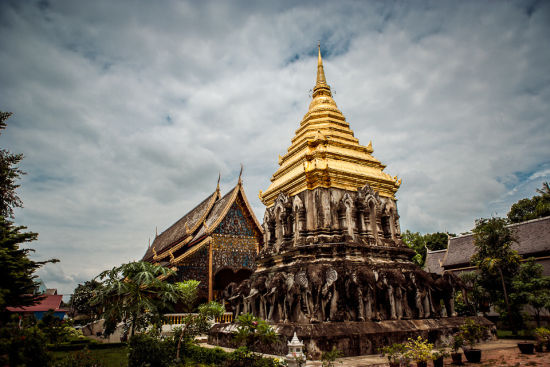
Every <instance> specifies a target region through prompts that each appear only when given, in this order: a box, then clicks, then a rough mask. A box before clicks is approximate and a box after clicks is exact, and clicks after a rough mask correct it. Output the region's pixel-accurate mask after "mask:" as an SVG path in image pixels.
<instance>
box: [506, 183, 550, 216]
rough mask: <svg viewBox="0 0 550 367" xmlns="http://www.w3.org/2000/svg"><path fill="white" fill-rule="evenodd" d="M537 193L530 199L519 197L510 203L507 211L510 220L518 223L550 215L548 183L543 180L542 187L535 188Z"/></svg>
mask: <svg viewBox="0 0 550 367" xmlns="http://www.w3.org/2000/svg"><path fill="white" fill-rule="evenodd" d="M537 193H538V194H539V195H535V196H533V197H532V198H531V199H528V198H526V199H521V200H519V201H518V202H516V203H515V204H513V205H512V207H511V208H510V211H509V212H508V219H509V220H510V222H512V223H520V222H524V221H526V220H531V219H536V218H542V217H546V216H549V215H550V184H549V183H548V182H543V183H542V187H541V188H540V189H537Z"/></svg>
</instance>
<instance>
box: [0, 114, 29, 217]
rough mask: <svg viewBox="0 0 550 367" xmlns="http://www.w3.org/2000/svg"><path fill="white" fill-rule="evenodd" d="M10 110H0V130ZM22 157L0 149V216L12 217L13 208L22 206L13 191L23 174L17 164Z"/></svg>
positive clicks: (3, 126)
mask: <svg viewBox="0 0 550 367" xmlns="http://www.w3.org/2000/svg"><path fill="white" fill-rule="evenodd" d="M11 115H12V114H11V112H2V111H0V131H1V130H3V129H5V128H6V120H7V119H8V118H9V117H10V116H11ZM22 159H23V154H12V153H10V152H9V151H8V150H6V149H0V216H2V217H6V218H13V209H14V208H20V207H22V206H23V203H22V202H21V199H20V198H19V196H17V192H16V191H15V190H16V189H17V188H18V187H19V184H17V180H19V178H20V177H21V175H23V174H24V172H23V171H21V170H20V169H19V168H18V167H17V165H18V164H19V162H21V160H22Z"/></svg>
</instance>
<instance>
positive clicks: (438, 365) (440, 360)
mask: <svg viewBox="0 0 550 367" xmlns="http://www.w3.org/2000/svg"><path fill="white" fill-rule="evenodd" d="M459 355H460V360H462V354H459ZM434 367H443V357H439V358H437V359H434Z"/></svg>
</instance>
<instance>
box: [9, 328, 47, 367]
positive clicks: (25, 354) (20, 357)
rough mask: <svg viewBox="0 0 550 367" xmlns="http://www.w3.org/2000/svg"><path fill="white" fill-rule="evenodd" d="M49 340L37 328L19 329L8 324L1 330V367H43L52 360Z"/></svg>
mask: <svg viewBox="0 0 550 367" xmlns="http://www.w3.org/2000/svg"><path fill="white" fill-rule="evenodd" d="M46 343H47V338H46V336H45V335H44V333H43V332H42V330H40V329H39V328H38V327H36V326H31V327H28V328H21V329H20V328H19V327H18V325H17V324H11V323H10V324H8V325H7V326H6V327H4V328H2V329H1V330H0V365H2V366H4V365H9V366H21V365H23V366H26V367H43V366H47V365H48V364H49V363H50V360H51V358H52V357H51V354H50V353H49V352H48V350H47V348H46Z"/></svg>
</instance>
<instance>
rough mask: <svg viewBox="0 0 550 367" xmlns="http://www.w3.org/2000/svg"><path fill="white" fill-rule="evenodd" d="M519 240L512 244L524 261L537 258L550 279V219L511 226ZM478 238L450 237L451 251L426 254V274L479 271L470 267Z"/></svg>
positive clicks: (545, 218) (465, 236) (449, 248)
mask: <svg viewBox="0 0 550 367" xmlns="http://www.w3.org/2000/svg"><path fill="white" fill-rule="evenodd" d="M508 227H509V228H510V229H512V230H513V231H514V232H515V234H516V237H517V242H515V243H514V244H513V245H512V249H514V250H516V251H517V252H518V253H519V254H520V255H521V257H522V258H523V259H528V258H531V257H532V258H534V259H535V262H537V263H538V264H540V265H542V268H543V275H546V276H550V217H544V218H538V219H533V220H529V221H526V222H522V223H514V224H510V225H509V226H508ZM475 251H476V247H475V245H474V235H473V234H466V235H463V236H458V237H452V238H449V244H448V246H447V249H445V250H439V251H428V253H427V255H426V264H425V266H424V268H425V269H426V271H430V272H433V273H438V274H443V273H445V272H452V273H457V274H458V273H462V272H465V271H472V270H475V269H476V268H475V266H473V265H472V264H470V259H471V258H472V256H473V255H474V253H475Z"/></svg>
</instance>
